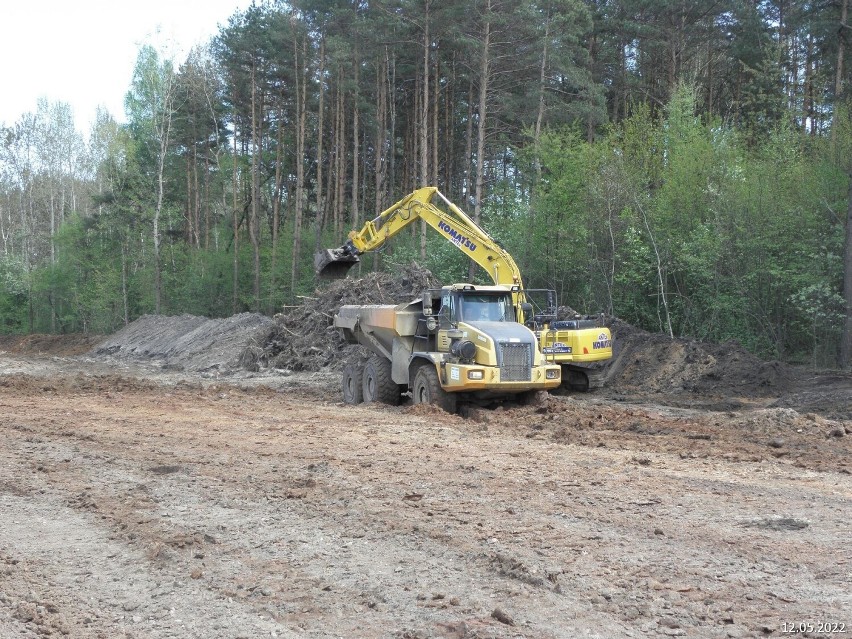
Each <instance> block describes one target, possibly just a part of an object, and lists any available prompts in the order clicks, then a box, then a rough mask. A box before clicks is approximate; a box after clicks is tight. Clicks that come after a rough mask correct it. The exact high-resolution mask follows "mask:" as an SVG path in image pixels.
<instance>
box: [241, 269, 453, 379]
mask: <svg viewBox="0 0 852 639" xmlns="http://www.w3.org/2000/svg"><path fill="white" fill-rule="evenodd" d="M436 286H438V283H437V281H436V280H435V278H434V276H433V275H432V273H431V272H430V271H428V270H426V269H424V268H421V267H420V266H418V265H417V264H416V263H411V264H410V265H408V266H406V267H405V268H403V269H402V271H401V272H400V273H398V274H396V275H389V274H388V273H368V274H367V275H365V276H363V277H361V278H357V279H353V278H346V279H342V280H336V281H333V282H331V283H329V284H328V285H325V286H321V287H320V288H318V289H317V290H316V291H315V292H314V295H313V296H311V297H303V298H301V299H302V303H301V304H298V305H296V306H291V307H287V308H285V309H284V312H283V313H280V314H279V315H276V316H275V324H274V326H273V327H272V330H271V331H269V332H268V334H266V335H263V336H258V339H255V340H254V343H252V344H251V345H249V346H248V347H247V348H246V350H245V351H244V353H243V357H242V360H241V361H242V364H243V366H244V367H245V368H247V369H249V370H257V369H259V368H267V367H269V368H278V369H285V370H290V371H317V370H320V369H322V368H326V367H330V368H333V369H337V368H343V365H344V363H345V362H346V361H347V360H348V359H349V358H350V357H352V356H356V355H357V354H361V353H362V349H361V347H360V346H357V345H350V344H346V343H345V342H344V341H343V340H342V339H341V338H340V336H339V335H338V333H337V329H335V328H334V327H333V326H332V322H333V319H334V314H335V313H337V311H338V310H339V309H340V307H341V306H343V305H346V304H400V303H402V302H410V301H412V300H413V299H415V298H418V297H420V295H421V294H422V293H423V291H424V290H426V289H427V288H434V287H436Z"/></svg>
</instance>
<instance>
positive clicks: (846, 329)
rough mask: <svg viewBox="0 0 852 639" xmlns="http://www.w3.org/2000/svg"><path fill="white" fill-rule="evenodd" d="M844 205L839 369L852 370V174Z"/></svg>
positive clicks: (851, 173) (851, 174) (850, 174)
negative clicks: (841, 329) (844, 303)
mask: <svg viewBox="0 0 852 639" xmlns="http://www.w3.org/2000/svg"><path fill="white" fill-rule="evenodd" d="M847 198H848V202H847V204H846V236H845V239H844V242H843V299H844V301H845V302H846V315H845V318H844V322H843V335H842V336H841V338H840V367H841V368H843V369H846V370H848V369H850V368H852V172H850V173H849V190H848V193H847Z"/></svg>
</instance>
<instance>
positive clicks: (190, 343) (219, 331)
mask: <svg viewBox="0 0 852 639" xmlns="http://www.w3.org/2000/svg"><path fill="white" fill-rule="evenodd" d="M273 324H274V322H273V320H271V319H270V318H268V317H264V316H263V315H259V314H257V313H241V314H239V315H234V316H233V317H227V318H225V319H208V318H205V317H197V316H195V315H178V316H174V317H168V316H165V315H143V316H142V317H140V318H139V319H138V320H136V321H135V322H132V323H131V324H128V325H127V326H125V327H124V328H123V329H122V330H120V331H118V332H117V333H115V334H113V335H111V336H110V337H109V338H107V339H106V340H104V341H103V342H101V344H100V345H99V346H98V347H97V348H96V349H94V351H93V352H92V354H93V355H94V356H96V357H98V356H100V357H106V356H109V357H113V358H117V359H126V360H140V359H142V360H147V361H149V362H151V363H154V364H157V365H159V366H162V367H163V368H167V369H172V370H185V371H223V372H224V371H229V370H233V369H236V368H240V366H241V363H240V362H241V356H242V354H243V351H244V350H245V348H246V345H247V344H250V343H251V342H252V340H254V339H255V338H256V337H257V336H258V335H266V334H268V332H269V330H270V328H271V327H272V325H273Z"/></svg>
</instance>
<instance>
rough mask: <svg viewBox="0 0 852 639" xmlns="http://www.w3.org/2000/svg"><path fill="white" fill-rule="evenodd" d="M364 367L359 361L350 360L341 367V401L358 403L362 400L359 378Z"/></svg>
mask: <svg viewBox="0 0 852 639" xmlns="http://www.w3.org/2000/svg"><path fill="white" fill-rule="evenodd" d="M363 375H364V367H363V366H362V365H361V363H360V362H351V363H349V364H347V365H346V366H344V367H343V403H344V404H360V403H361V402H363V401H364V391H363V389H362V387H361V379H362V377H363Z"/></svg>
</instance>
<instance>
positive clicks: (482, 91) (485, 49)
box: [467, 0, 491, 282]
mask: <svg viewBox="0 0 852 639" xmlns="http://www.w3.org/2000/svg"><path fill="white" fill-rule="evenodd" d="M485 11H486V15H485V25H484V26H485V31H484V34H483V38H482V59H481V60H480V64H479V125H478V126H477V132H476V193H475V199H474V203H473V219H474V221H475V222H476V223H477V224H479V223H480V220H481V218H482V198H483V196H484V191H485V130H486V121H487V117H486V116H487V112H488V75H489V68H490V64H491V60H490V55H491V51H490V47H491V15H490V13H491V0H487V2H486V4H485ZM475 272H476V262H474V261H473V260H471V261H470V264H469V265H468V269H467V275H468V281H469V282H472V281H473V274H474V273H475Z"/></svg>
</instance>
